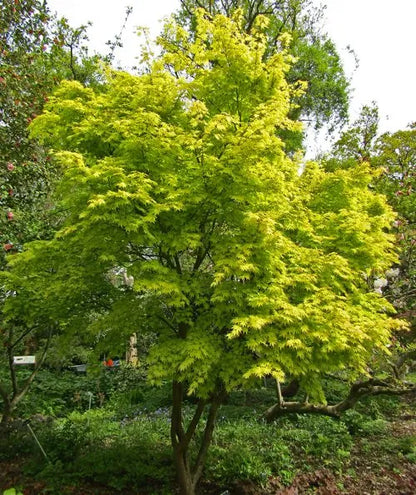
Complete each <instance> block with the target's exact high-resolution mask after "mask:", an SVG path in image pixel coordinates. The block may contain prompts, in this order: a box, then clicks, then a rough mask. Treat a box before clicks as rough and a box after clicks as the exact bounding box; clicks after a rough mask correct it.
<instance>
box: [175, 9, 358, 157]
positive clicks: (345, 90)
mask: <svg viewBox="0 0 416 495" xmlns="http://www.w3.org/2000/svg"><path fill="white" fill-rule="evenodd" d="M201 7H202V8H204V9H206V11H207V12H208V13H209V14H210V15H215V14H223V15H226V16H231V15H233V13H235V12H236V11H237V9H242V12H243V20H242V26H243V28H244V29H245V30H246V31H247V32H248V33H250V32H251V30H252V29H253V26H254V25H255V22H256V19H257V18H258V17H259V16H265V17H267V19H268V21H269V22H268V25H267V28H266V29H265V34H266V36H267V48H266V50H265V53H264V54H263V57H269V56H271V55H272V54H273V53H275V52H278V51H280V49H281V44H280V43H281V39H280V38H281V35H282V34H284V33H287V34H290V42H289V46H288V49H289V52H290V53H291V54H292V55H293V56H294V57H295V59H294V61H293V63H292V64H291V66H290V68H289V70H288V72H287V74H286V78H287V80H288V81H289V82H291V83H293V84H296V82H298V81H304V82H307V88H306V91H304V92H302V93H301V94H297V95H296V96H294V95H293V96H292V98H293V100H294V102H296V107H293V108H292V110H291V117H292V118H293V119H295V120H298V119H299V118H301V120H303V121H305V122H307V123H308V125H310V126H311V127H315V128H320V127H322V126H324V125H326V126H327V128H328V129H329V130H333V129H334V128H335V127H336V126H341V125H343V124H344V123H345V122H346V120H347V118H348V100H349V90H350V89H349V81H348V79H347V77H346V75H345V72H344V69H343V66H342V62H341V59H340V56H339V54H338V52H337V49H336V47H335V44H334V43H333V41H332V40H331V39H330V37H329V36H328V35H327V34H325V31H324V28H323V22H322V18H323V14H324V9H323V7H317V6H316V5H315V4H314V2H313V1H311V0H221V1H219V0H214V1H212V0H181V8H180V10H179V13H178V14H177V17H178V19H179V21H180V22H181V23H182V24H183V25H185V26H186V27H187V28H188V29H191V30H194V29H195V16H194V14H193V12H194V9H195V8H201ZM285 135H286V136H290V137H291V139H292V140H293V139H294V135H293V134H287V133H286V134H285ZM293 146H294V147H296V146H299V142H297V143H296V140H295V141H294V143H293Z"/></svg>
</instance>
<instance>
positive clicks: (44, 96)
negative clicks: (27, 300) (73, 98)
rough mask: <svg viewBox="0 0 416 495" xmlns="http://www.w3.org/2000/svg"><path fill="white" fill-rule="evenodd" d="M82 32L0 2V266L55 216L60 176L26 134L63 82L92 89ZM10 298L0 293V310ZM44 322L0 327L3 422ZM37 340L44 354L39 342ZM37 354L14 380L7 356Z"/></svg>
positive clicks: (92, 65)
mask: <svg viewBox="0 0 416 495" xmlns="http://www.w3.org/2000/svg"><path fill="white" fill-rule="evenodd" d="M85 36H86V34H85V28H84V27H81V28H79V29H72V28H71V27H70V26H69V25H68V23H67V21H66V20H65V19H60V20H58V19H55V18H54V17H52V16H51V15H50V13H49V11H48V7H47V5H46V2H43V1H40V0H4V1H3V2H2V3H1V4H0V243H1V244H0V245H1V251H0V269H1V270H3V269H4V268H5V255H6V254H7V253H14V252H16V251H20V250H21V249H22V247H23V245H24V244H25V243H27V242H29V241H31V240H34V239H40V238H49V237H51V235H52V233H53V231H54V230H55V228H56V226H57V224H59V221H60V218H61V213H60V212H56V211H54V208H53V201H52V197H51V194H52V190H53V184H54V182H55V180H56V178H57V177H58V176H59V171H58V169H57V168H56V166H55V165H54V164H53V161H51V160H50V157H49V155H48V153H47V151H46V150H45V149H44V148H43V147H42V146H41V145H40V144H39V143H38V142H37V141H36V140H34V139H31V138H30V137H29V132H28V126H29V124H30V122H31V121H32V120H33V119H34V118H35V117H36V116H37V115H38V114H39V113H41V112H42V109H43V106H44V104H45V103H46V102H47V101H48V94H49V93H50V92H51V91H52V90H53V88H54V87H56V86H57V85H58V83H59V81H61V80H62V79H77V80H80V81H81V82H83V83H84V84H88V85H97V84H99V83H100V80H101V78H102V76H101V71H100V70H99V57H97V56H95V57H90V56H89V55H88V51H87V49H86V48H85V41H86V38H85ZM9 297H13V294H12V293H8V292H5V291H4V290H0V299H1V305H3V303H4V301H6V300H7V299H8V298H9ZM45 323H46V322H45V321H43V322H40V321H38V322H30V323H29V324H28V323H27V322H25V323H24V324H23V323H22V321H21V320H19V319H16V320H13V321H9V323H7V324H6V323H5V322H4V320H3V318H2V320H1V325H0V341H1V343H2V345H1V352H0V364H1V366H3V365H4V366H8V368H9V371H10V381H9V383H8V384H5V383H1V384H0V400H1V401H2V402H3V418H2V419H3V421H4V422H6V421H7V420H8V419H9V418H10V415H11V413H12V412H13V410H14V409H15V408H16V406H17V404H18V402H19V401H20V400H21V399H22V398H23V396H24V395H25V393H26V391H27V389H28V387H29V385H30V383H31V382H32V380H33V379H34V377H35V375H36V372H37V371H38V369H39V368H40V366H41V365H42V362H43V360H44V358H45V355H46V354H45V351H46V349H47V347H48V344H49V340H50V335H51V333H50V328H51V327H50V326H49V325H47V324H45ZM41 342H43V343H44V344H45V346H44V347H43V352H42V351H39V348H40V347H39V343H41ZM23 351H24V352H38V351H39V352H38V363H37V365H36V367H35V370H34V372H33V373H32V375H31V376H30V377H29V378H28V379H27V380H26V381H25V382H23V383H19V381H18V379H17V374H16V370H15V368H14V366H13V356H15V355H16V354H20V353H22V352H23Z"/></svg>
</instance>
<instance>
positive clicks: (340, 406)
mask: <svg viewBox="0 0 416 495" xmlns="http://www.w3.org/2000/svg"><path fill="white" fill-rule="evenodd" d="M412 393H416V386H415V385H411V386H407V387H402V388H399V387H397V386H392V385H390V384H389V383H387V382H384V381H381V380H376V379H370V380H367V381H364V382H356V383H354V384H353V385H351V388H350V391H349V393H348V396H347V397H346V398H345V399H344V400H342V401H341V402H338V403H337V404H332V405H331V404H310V403H308V402H284V401H283V402H281V403H278V404H274V405H273V406H272V407H270V408H269V409H267V411H266V412H265V413H264V417H265V418H266V420H267V421H268V422H271V421H273V420H274V419H276V418H277V417H279V416H283V415H285V414H290V413H300V414H302V413H305V414H323V415H325V416H331V417H334V418H339V417H340V416H341V414H342V413H343V412H345V411H347V410H348V409H352V408H353V407H354V406H355V405H356V404H357V402H358V401H359V400H360V399H361V398H362V397H366V396H375V395H396V396H399V395H407V394H412Z"/></svg>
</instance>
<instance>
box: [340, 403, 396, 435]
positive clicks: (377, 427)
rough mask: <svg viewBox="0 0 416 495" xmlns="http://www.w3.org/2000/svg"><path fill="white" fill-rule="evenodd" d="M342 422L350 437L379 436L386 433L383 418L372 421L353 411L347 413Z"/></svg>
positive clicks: (385, 422) (385, 424)
mask: <svg viewBox="0 0 416 495" xmlns="http://www.w3.org/2000/svg"><path fill="white" fill-rule="evenodd" d="M342 421H343V423H344V424H345V425H346V426H347V428H348V430H349V432H350V433H351V434H352V435H360V436H371V435H380V434H382V433H385V432H386V430H387V425H388V423H387V421H386V420H385V419H383V418H376V419H372V418H371V417H368V416H367V415H364V414H361V413H359V412H358V411H356V410H354V409H351V410H350V411H347V412H346V413H345V414H344V415H343V417H342Z"/></svg>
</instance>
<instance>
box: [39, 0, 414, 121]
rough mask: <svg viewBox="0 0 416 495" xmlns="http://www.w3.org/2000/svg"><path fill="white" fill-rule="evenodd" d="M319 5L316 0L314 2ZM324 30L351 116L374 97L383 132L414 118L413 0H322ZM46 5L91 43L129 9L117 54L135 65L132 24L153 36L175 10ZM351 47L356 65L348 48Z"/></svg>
mask: <svg viewBox="0 0 416 495" xmlns="http://www.w3.org/2000/svg"><path fill="white" fill-rule="evenodd" d="M314 1H315V2H316V3H317V4H319V3H321V2H320V0H314ZM323 3H326V5H327V9H326V15H325V17H326V23H325V29H326V31H327V32H328V33H329V35H330V37H331V38H332V39H333V40H334V41H335V42H336V44H337V47H338V50H339V52H340V53H341V55H342V56H343V57H344V60H345V67H346V69H347V72H348V75H349V76H350V77H351V78H352V86H353V88H354V93H353V100H352V106H351V114H352V120H354V118H356V116H357V114H358V111H359V109H360V108H361V106H362V105H363V104H368V103H370V102H371V101H372V100H375V101H376V102H377V103H378V105H379V107H380V115H381V130H383V131H386V130H389V131H395V130H398V129H403V128H405V127H406V126H407V125H408V124H409V123H411V122H413V121H416V96H415V95H416V63H415V62H416V60H415V59H416V36H415V27H414V24H415V21H416V0H395V1H394V2H392V1H391V0H326V1H323ZM48 4H49V6H50V8H51V9H52V10H54V11H57V12H58V14H60V15H64V16H66V17H68V19H69V20H70V22H71V24H72V25H75V26H78V25H80V24H85V23H87V22H88V21H91V22H92V23H93V26H92V28H90V31H89V33H90V39H91V41H92V43H93V45H92V46H93V47H94V48H95V49H97V50H103V48H104V47H105V42H106V41H107V40H109V39H113V38H114V35H116V34H118V32H119V31H120V28H121V26H122V24H123V19H124V17H125V15H124V13H125V9H126V6H127V5H131V6H132V7H133V14H132V15H131V16H130V19H129V22H128V25H127V28H126V31H125V35H124V42H125V44H124V45H125V46H124V48H123V49H122V51H118V52H117V54H116V58H117V59H119V60H120V61H121V62H123V63H124V64H129V65H134V63H135V62H134V58H135V56H137V55H139V53H140V41H139V39H138V38H137V36H136V35H135V34H134V33H135V30H136V26H147V27H149V28H150V30H151V33H152V34H153V35H154V36H156V35H157V33H158V32H159V31H160V27H161V23H160V22H159V21H160V19H162V18H163V17H164V16H167V15H169V14H170V13H172V12H173V11H174V10H176V9H177V8H178V5H179V0H49V1H48ZM347 45H349V46H351V48H353V49H354V51H355V53H356V55H357V57H358V59H359V68H358V70H356V71H355V72H353V68H354V60H353V57H352V56H351V55H350V54H348V51H347V50H346V47H347Z"/></svg>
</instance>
